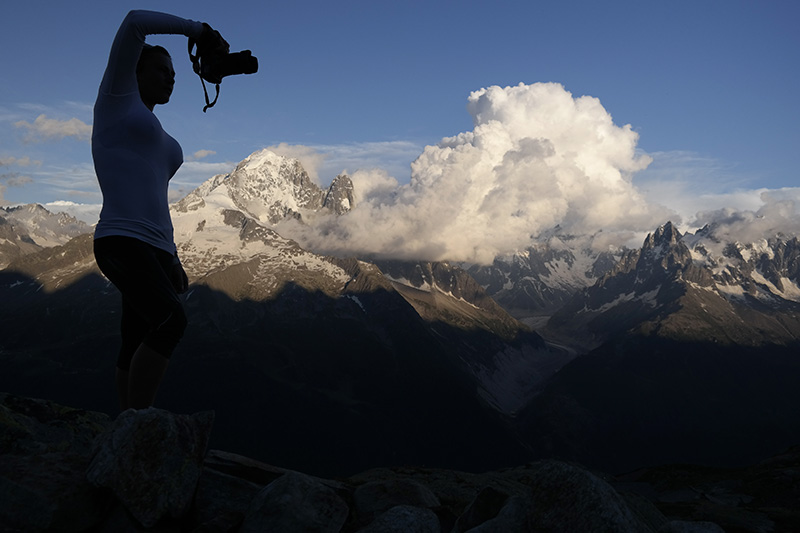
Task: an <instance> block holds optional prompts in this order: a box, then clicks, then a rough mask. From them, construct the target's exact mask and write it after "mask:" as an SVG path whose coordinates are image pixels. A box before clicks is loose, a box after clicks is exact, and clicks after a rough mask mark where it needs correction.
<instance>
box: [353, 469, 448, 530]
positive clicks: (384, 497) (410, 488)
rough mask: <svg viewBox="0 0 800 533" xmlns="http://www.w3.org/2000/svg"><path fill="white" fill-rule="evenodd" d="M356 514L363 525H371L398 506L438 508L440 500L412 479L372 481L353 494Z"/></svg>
mask: <svg viewBox="0 0 800 533" xmlns="http://www.w3.org/2000/svg"><path fill="white" fill-rule="evenodd" d="M353 502H354V505H355V512H356V514H357V515H358V517H359V521H360V522H362V523H369V522H371V521H372V520H373V519H375V518H376V517H377V516H379V515H381V514H382V513H384V512H386V511H388V510H389V509H391V508H392V507H395V506H398V505H410V506H414V507H422V508H428V509H430V508H436V507H439V506H440V505H441V504H440V503H439V498H437V497H436V495H435V494H434V493H433V492H431V490H430V489H429V488H427V487H426V486H424V485H422V484H421V483H418V482H416V481H413V480H410V479H390V480H383V481H370V482H368V483H364V484H363V485H361V486H360V487H358V488H357V489H356V490H355V492H354V493H353Z"/></svg>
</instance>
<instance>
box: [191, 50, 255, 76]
mask: <svg viewBox="0 0 800 533" xmlns="http://www.w3.org/2000/svg"><path fill="white" fill-rule="evenodd" d="M255 72H258V59H257V58H256V57H255V56H253V55H252V53H251V52H250V50H242V51H241V52H234V53H232V54H231V53H224V54H217V53H213V54H209V55H206V56H202V55H201V56H200V72H198V74H199V75H200V77H201V78H203V79H204V80H206V81H207V82H209V83H221V82H222V78H224V77H225V76H233V75H236V74H254V73H255Z"/></svg>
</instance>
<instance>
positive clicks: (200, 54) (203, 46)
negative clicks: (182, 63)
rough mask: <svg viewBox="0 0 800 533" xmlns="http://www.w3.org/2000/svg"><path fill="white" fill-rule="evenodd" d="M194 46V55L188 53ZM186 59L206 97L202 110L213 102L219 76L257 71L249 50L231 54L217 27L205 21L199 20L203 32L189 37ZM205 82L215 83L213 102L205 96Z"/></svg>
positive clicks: (212, 104)
mask: <svg viewBox="0 0 800 533" xmlns="http://www.w3.org/2000/svg"><path fill="white" fill-rule="evenodd" d="M195 45H196V46H197V55H194V54H192V49H194V47H195ZM189 59H190V60H191V61H192V69H193V70H194V72H195V74H197V75H198V76H200V80H201V81H202V82H203V92H204V93H205V97H206V106H205V107H204V108H203V112H205V111H206V110H207V109H208V108H209V107H213V106H214V104H216V103H217V98H219V84H220V83H222V78H224V77H225V76H232V75H234V74H253V73H255V72H258V59H256V57H255V56H253V54H251V53H250V50H242V51H241V52H234V53H231V52H230V46H229V45H228V42H227V41H226V40H225V39H223V38H222V35H220V33H219V32H218V31H217V30H215V29H213V28H212V27H211V26H209V25H208V24H206V23H203V33H202V35H201V36H200V38H199V39H198V40H197V41H195V40H194V39H189ZM206 81H207V82H209V83H213V84H214V85H216V89H217V95H216V97H215V98H214V101H213V102H211V101H209V99H208V91H206V85H205V82H206Z"/></svg>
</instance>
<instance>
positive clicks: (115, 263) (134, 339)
mask: <svg viewBox="0 0 800 533" xmlns="http://www.w3.org/2000/svg"><path fill="white" fill-rule="evenodd" d="M94 256H95V260H96V261H97V266H98V267H100V270H101V271H102V272H103V274H104V275H105V276H106V277H107V278H108V279H109V280H110V281H111V283H113V284H114V286H115V287H117V289H118V290H119V292H120V293H121V295H122V319H121V324H120V330H121V334H122V348H121V349H120V353H119V357H118V359H117V367H119V368H120V369H123V370H127V369H128V367H129V366H130V362H131V358H132V357H133V354H134V352H135V351H136V349H137V348H138V347H139V345H140V344H145V345H147V346H148V347H149V348H151V349H153V350H155V351H156V352H157V353H159V354H161V355H162V356H164V357H170V356H171V355H172V352H173V350H174V349H175V347H176V346H177V345H178V342H179V341H180V340H181V337H183V332H184V330H185V329H186V324H187V322H186V313H185V312H184V310H183V304H182V303H181V300H180V297H179V296H178V292H177V290H176V289H175V287H174V286H173V284H172V281H171V276H170V274H171V272H172V269H173V260H174V256H172V255H171V254H170V253H168V252H166V251H164V250H161V249H159V248H156V247H155V246H151V245H149V244H147V243H145V242H143V241H140V240H139V239H135V238H133V237H122V236H109V237H100V238H98V239H95V241H94Z"/></svg>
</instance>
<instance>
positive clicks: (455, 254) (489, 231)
mask: <svg viewBox="0 0 800 533" xmlns="http://www.w3.org/2000/svg"><path fill="white" fill-rule="evenodd" d="M467 109H468V111H469V112H470V114H471V115H472V117H473V123H474V129H473V130H472V131H468V132H464V133H461V134H459V135H456V136H454V137H448V138H445V139H442V141H441V142H439V143H438V144H437V145H436V146H427V147H425V149H424V151H423V152H422V154H421V155H420V156H419V157H418V158H417V159H416V160H415V161H414V162H413V163H412V165H411V180H410V182H409V183H408V184H407V185H403V186H398V184H397V181H396V180H394V179H393V178H391V177H390V176H388V175H387V174H386V172H385V171H380V170H371V171H356V172H355V173H353V174H352V175H351V178H352V179H353V182H354V186H355V190H356V195H357V196H356V202H355V208H354V209H353V210H352V211H351V212H350V213H348V214H346V215H344V216H341V217H336V218H335V217H321V218H320V219H317V220H315V221H313V222H312V223H311V224H309V225H306V226H303V225H300V224H297V223H294V222H287V223H285V224H282V226H281V228H280V229H279V231H281V233H283V234H285V235H286V236H287V237H291V238H294V239H296V240H298V241H299V242H300V243H301V244H303V245H305V246H307V247H310V248H311V249H314V250H317V251H320V252H324V253H332V254H338V255H342V254H367V255H372V256H376V257H396V258H398V257H399V258H416V259H420V258H421V259H429V260H454V261H470V262H477V263H488V262H491V261H492V260H493V259H494V257H495V256H497V255H499V254H506V253H511V252H513V251H516V250H520V249H523V248H525V247H526V246H528V245H529V244H531V242H532V241H533V240H534V239H535V238H536V237H537V236H538V235H539V234H541V233H543V232H547V231H550V230H552V229H553V228H554V227H556V226H559V227H560V228H561V230H562V231H564V232H567V233H576V234H585V233H595V232H597V231H598V230H602V231H603V232H606V234H607V235H609V236H611V235H614V236H615V237H614V238H610V239H605V240H604V242H605V243H606V244H608V243H610V242H616V243H617V244H622V243H623V242H624V241H625V240H627V239H630V238H631V237H634V236H638V235H639V234H641V233H642V232H643V231H644V232H646V231H652V229H653V228H654V227H656V226H657V225H658V224H661V223H663V222H665V221H666V220H668V219H673V220H674V219H675V218H676V217H677V216H678V215H677V214H676V213H675V212H673V211H671V210H669V209H667V208H665V207H662V206H658V205H654V204H652V203H649V202H648V201H647V200H646V199H645V198H644V196H643V195H642V194H640V192H639V191H638V190H637V189H636V187H634V185H633V184H632V176H633V174H634V173H635V172H637V171H640V170H642V169H644V168H645V167H647V165H648V164H649V163H650V158H649V157H648V156H646V155H642V154H638V153H637V151H636V144H637V141H638V134H637V133H636V132H634V131H633V130H632V128H631V126H630V125H626V126H621V127H620V126H617V125H615V124H614V122H613V119H612V117H611V115H610V114H609V113H608V112H607V111H606V110H605V109H604V108H603V106H602V105H601V104H600V102H599V100H597V99H596V98H593V97H589V96H581V97H577V98H576V97H573V95H572V94H571V93H569V92H568V91H566V90H565V89H564V87H563V86H561V85H560V84H555V83H537V84H533V85H525V84H520V85H517V86H514V87H504V88H502V87H498V86H493V87H489V88H485V89H481V90H479V91H475V92H473V93H472V94H471V95H470V96H469V99H468V104H467Z"/></svg>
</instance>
